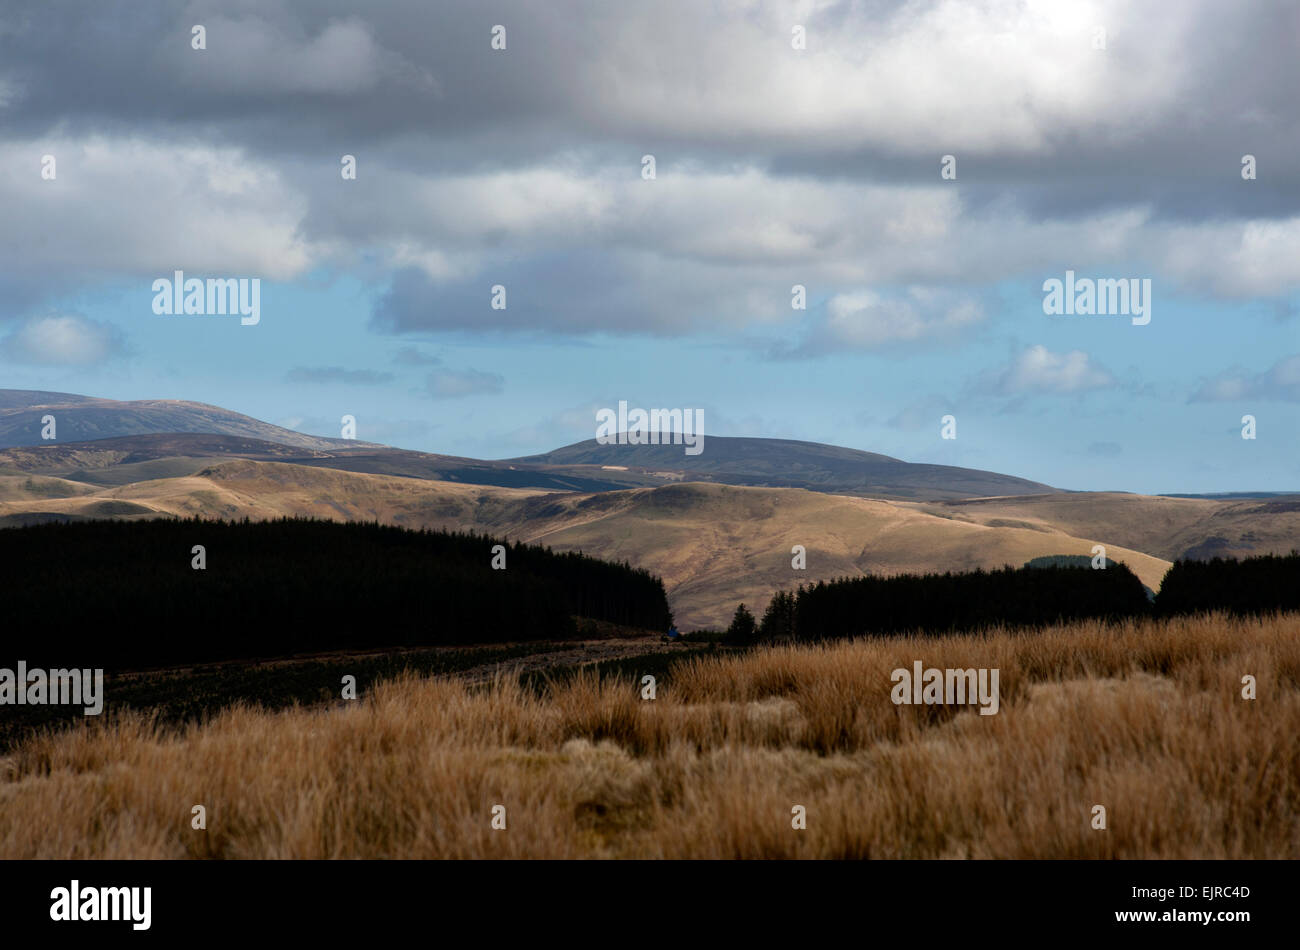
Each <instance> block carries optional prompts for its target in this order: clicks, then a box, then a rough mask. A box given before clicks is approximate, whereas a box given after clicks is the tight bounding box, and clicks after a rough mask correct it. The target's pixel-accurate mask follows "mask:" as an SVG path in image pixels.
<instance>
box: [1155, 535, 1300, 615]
mask: <svg viewBox="0 0 1300 950" xmlns="http://www.w3.org/2000/svg"><path fill="white" fill-rule="evenodd" d="M1203 610H1224V611H1228V612H1229V613H1234V614H1261V613H1269V612H1272V611H1275V610H1300V552H1296V551H1292V552H1291V553H1290V554H1288V555H1273V554H1268V555H1264V556H1262V557H1250V558H1246V559H1245V560H1241V561H1238V560H1235V559H1232V558H1217V557H1216V558H1214V559H1213V560H1210V561H1176V562H1175V563H1174V566H1173V567H1171V568H1170V569H1169V572H1168V573H1167V574H1165V579H1164V581H1163V582H1162V583H1161V585H1160V594H1159V596H1157V597H1156V612H1157V613H1158V614H1160V615H1162V616H1173V615H1175V614H1189V613H1197V612H1200V611H1203Z"/></svg>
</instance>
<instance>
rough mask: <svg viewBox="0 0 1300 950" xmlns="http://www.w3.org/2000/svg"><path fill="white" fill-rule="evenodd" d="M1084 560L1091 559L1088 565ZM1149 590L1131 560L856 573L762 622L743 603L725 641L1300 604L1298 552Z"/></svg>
mask: <svg viewBox="0 0 1300 950" xmlns="http://www.w3.org/2000/svg"><path fill="white" fill-rule="evenodd" d="M1085 565H1087V566H1085ZM1151 601H1152V596H1151V592H1150V591H1149V590H1148V589H1147V588H1145V587H1144V586H1143V585H1142V582H1141V581H1140V580H1139V579H1138V578H1137V576H1136V575H1135V574H1133V572H1132V571H1130V570H1129V568H1128V567H1127V566H1125V565H1124V564H1122V563H1120V562H1117V561H1109V560H1108V561H1107V562H1106V567H1105V569H1103V570H1093V569H1092V567H1091V565H1090V564H1089V559H1088V558H1087V557H1073V556H1064V555H1062V556H1060V557H1058V558H1035V559H1034V560H1033V561H1030V562H1029V563H1027V564H1026V565H1025V566H1024V567H1022V568H1011V567H1006V568H1002V569H1001V570H995V571H973V572H970V573H962V574H953V573H946V574H925V575H910V574H909V575H902V576H897V577H853V578H843V579H840V580H834V581H830V582H825V581H822V582H819V583H817V584H815V585H812V586H808V587H803V586H801V587H799V588H798V589H797V590H795V591H777V592H776V594H774V595H773V597H772V599H771V601H770V602H769V603H768V605H767V609H766V611H765V612H764V613H763V617H762V620H760V621H755V620H754V618H753V616H752V615H751V614H750V613H749V611H748V609H746V608H745V606H744V605H743V604H742V605H741V606H740V607H739V608H738V609H737V612H736V616H735V618H734V619H733V620H732V624H731V627H730V628H729V629H728V637H727V639H728V641H729V642H732V643H738V644H742V643H753V642H757V641H771V640H799V641H809V640H821V639H830V638H838V637H855V636H864V635H866V636H871V635H890V634H898V633H906V632H909V631H914V630H915V631H924V632H927V633H945V632H953V631H956V632H960V631H966V630H979V629H982V628H986V627H991V626H997V625H1007V626H1026V627H1031V626H1034V627H1036V626H1042V625H1045V624H1050V623H1057V622H1060V621H1068V620H1081V619H1088V618H1105V619H1120V618H1124V617H1138V616H1151V615H1153V614H1154V615H1156V616H1172V615H1175V614H1187V613H1197V612H1201V611H1210V610H1222V611H1227V612H1230V613H1236V614H1259V613H1270V612H1273V611H1278V610H1291V611H1300V552H1292V553H1291V554H1290V555H1287V556H1277V555H1265V556H1262V557H1253V558H1247V559H1245V560H1242V561H1237V560H1234V559H1224V558H1215V559H1214V560H1211V561H1178V562H1176V563H1175V564H1174V565H1173V567H1172V568H1170V570H1169V571H1168V573H1166V574H1165V577H1164V580H1163V581H1162V583H1161V585H1160V593H1159V594H1158V595H1157V596H1156V597H1155V603H1154V606H1153V605H1152V603H1151Z"/></svg>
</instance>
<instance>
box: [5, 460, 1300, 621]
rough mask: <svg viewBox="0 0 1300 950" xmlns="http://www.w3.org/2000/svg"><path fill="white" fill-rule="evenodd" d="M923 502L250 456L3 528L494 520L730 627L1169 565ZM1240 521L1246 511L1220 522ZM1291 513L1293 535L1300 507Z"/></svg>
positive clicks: (1152, 527) (1030, 525)
mask: <svg viewBox="0 0 1300 950" xmlns="http://www.w3.org/2000/svg"><path fill="white" fill-rule="evenodd" d="M1050 497H1056V496H1050ZM1066 497H1073V496H1066ZM1167 501H1169V500H1168V499H1149V498H1145V497H1143V496H1118V497H1117V498H1116V499H1114V500H1112V502H1111V503H1112V504H1118V505H1128V519H1127V520H1128V521H1129V522H1134V523H1136V522H1141V521H1143V520H1144V519H1146V520H1147V521H1148V522H1150V524H1149V525H1148V527H1147V528H1146V529H1144V530H1146V532H1147V539H1148V540H1149V541H1153V542H1154V541H1159V540H1160V539H1159V537H1158V533H1159V532H1158V528H1159V523H1160V519H1161V518H1162V517H1163V515H1162V514H1159V513H1158V511H1159V506H1161V505H1163V504H1164V503H1165V502H1167ZM1010 503H1011V500H1008V501H1007V504H1010ZM1191 504H1200V503H1199V502H1191ZM930 507H931V508H933V509H934V510H926V506H923V505H918V504H916V503H910V502H899V501H892V500H887V499H868V498H859V497H853V496H845V495H833V494H829V493H826V492H810V491H806V490H803V489H792V488H757V487H743V486H729V485H716V484H707V483H699V482H692V483H684V484H673V485H665V486H659V487H655V488H636V489H626V490H621V491H606V492H566V493H556V492H542V491H538V490H534V489H511V488H501V487H496V486H482V485H465V484H457V483H454V482H445V481H432V480H423V479H414V478H406V477H400V476H392V475H376V474H369V473H360V472H346V471H340V470H336V469H330V468H321V467H317V466H309V465H299V464H291V463H285V462H278V461H256V460H251V459H237V460H226V461H220V462H218V463H216V464H212V465H208V466H205V467H201V468H199V469H197V470H196V471H194V472H193V473H191V474H186V475H182V476H173V477H159V478H152V479H148V480H144V481H139V482H133V483H130V484H125V485H90V484H87V483H81V482H76V481H72V480H68V479H60V478H56V477H51V476H37V475H11V476H8V477H4V478H0V525H5V524H10V525H12V524H24V523H30V522H32V521H33V520H49V519H59V518H102V517H114V518H144V517H159V516H181V517H189V516H195V515H197V516H200V517H206V518H216V517H223V518H243V517H248V518H253V519H260V518H274V517H279V516H282V515H305V516H316V517H322V518H330V519H335V520H349V521H355V520H363V521H372V520H374V521H381V522H387V523H392V524H400V525H405V526H408V527H438V528H453V529H462V530H467V529H477V530H480V531H482V530H491V531H494V532H498V533H502V534H506V535H508V536H510V537H512V538H515V539H518V540H523V541H535V542H542V543H545V544H548V545H551V546H552V547H555V548H556V549H558V550H581V551H585V552H586V553H588V554H593V555H596V556H598V557H602V558H609V559H613V560H627V561H630V562H631V563H632V564H634V565H637V566H642V567H646V568H648V569H650V570H652V571H654V572H655V573H657V574H659V575H661V576H662V577H663V578H664V582H665V586H666V587H667V590H668V593H669V600H670V603H671V605H672V608H673V610H674V611H675V613H676V614H677V619H678V622H679V623H680V624H682V625H683V626H684V627H685V628H688V629H689V628H693V627H698V626H709V625H719V624H722V623H725V621H726V620H727V618H728V617H729V616H730V613H731V611H732V610H734V609H735V605H736V603H737V602H739V601H741V600H743V601H745V602H746V603H749V604H751V605H756V606H759V607H761V606H762V605H764V604H766V602H767V598H768V597H769V596H770V595H771V593H772V591H773V590H774V589H776V588H778V587H781V586H785V587H790V586H793V585H797V584H798V583H801V582H816V581H817V580H822V579H831V578H834V577H841V576H846V575H849V576H852V575H857V574H861V573H866V572H870V573H876V574H893V573H900V572H905V571H911V572H924V571H931V570H969V569H973V568H975V567H985V568H992V567H1001V566H1003V565H1005V564H1012V565H1020V564H1023V563H1024V562H1025V561H1027V560H1030V559H1032V558H1035V557H1046V556H1050V555H1056V554H1089V553H1090V552H1091V550H1092V545H1093V544H1095V543H1101V544H1105V545H1106V546H1107V553H1108V555H1109V556H1110V558H1111V559H1113V560H1117V561H1123V562H1125V563H1126V564H1128V565H1129V567H1131V568H1132V569H1133V570H1134V572H1135V573H1137V574H1138V576H1139V577H1140V578H1141V579H1142V581H1143V583H1145V584H1146V585H1147V586H1149V587H1152V588H1156V587H1158V586H1159V583H1160V578H1161V577H1162V576H1163V574H1164V572H1165V570H1167V569H1168V567H1169V560H1168V559H1167V558H1161V557H1157V556H1154V555H1152V554H1149V553H1147V552H1145V551H1142V550H1139V549H1134V548H1129V547H1127V546H1126V545H1124V544H1122V543H1120V542H1119V541H1117V540H1116V537H1115V536H1114V535H1112V534H1110V533H1108V532H1107V531H1106V530H1099V531H1090V530H1086V529H1087V528H1088V526H1087V525H1086V524H1084V523H1083V522H1082V520H1080V519H1076V523H1075V524H1074V525H1072V527H1073V530H1071V531H1067V530H1064V529H1063V528H1061V527H1058V526H1055V525H1052V524H1050V523H1049V522H1048V521H1047V520H1045V518H1044V517H1042V516H1040V517H1038V518H1036V519H1030V518H1025V517H1022V518H1020V519H1018V523H1016V522H1017V519H1012V518H1010V517H1007V515H1008V512H1007V511H1005V510H999V509H996V508H995V509H993V510H992V511H991V512H990V513H989V515H988V516H987V517H985V518H984V519H983V520H981V519H980V518H976V517H973V516H969V515H967V516H961V515H962V513H961V512H957V513H956V514H954V512H952V511H948V510H946V507H945V506H933V505H932V506H930ZM1153 511H1156V512H1157V513H1158V514H1157V515H1156V516H1153V515H1152V512H1153ZM1251 517H1252V516H1251V515H1250V514H1249V513H1248V512H1244V513H1237V514H1236V515H1233V516H1232V517H1230V518H1228V519H1221V521H1224V523H1228V522H1230V521H1232V520H1233V518H1235V519H1238V520H1239V519H1241V518H1246V519H1249V518H1251ZM1287 517H1289V518H1290V519H1291V521H1290V529H1289V530H1291V531H1292V532H1293V534H1292V536H1295V532H1298V531H1300V514H1291V515H1288V516H1287ZM1098 527H1101V528H1103V529H1104V525H1101V524H1099V525H1098ZM1279 530H1281V528H1279ZM796 544H801V545H803V546H804V547H805V548H806V549H807V569H806V570H802V571H797V570H794V569H792V567H791V548H792V547H793V546H794V545H796Z"/></svg>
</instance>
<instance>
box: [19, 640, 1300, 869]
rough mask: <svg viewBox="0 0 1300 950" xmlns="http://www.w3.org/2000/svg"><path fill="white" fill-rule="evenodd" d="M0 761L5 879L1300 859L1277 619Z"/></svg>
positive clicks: (243, 711) (863, 644)
mask: <svg viewBox="0 0 1300 950" xmlns="http://www.w3.org/2000/svg"><path fill="white" fill-rule="evenodd" d="M914 660H921V661H922V662H923V663H924V665H925V666H927V667H941V668H942V667H960V668H966V667H989V668H998V669H1000V670H1001V710H1000V712H999V713H998V714H997V715H994V716H979V715H977V714H976V712H975V711H974V710H973V709H971V708H963V709H961V710H960V711H959V710H957V709H956V708H954V707H942V706H895V705H894V704H893V703H892V702H891V701H890V695H889V694H890V681H889V674H890V671H891V670H893V669H895V668H897V667H908V668H910V667H911V664H912V662H913V661H914ZM1247 674H1249V675H1252V676H1254V677H1255V678H1256V679H1257V681H1258V698H1257V699H1255V700H1253V701H1248V700H1245V699H1243V698H1242V683H1241V680H1242V677H1243V676H1245V675H1247ZM0 768H2V769H3V773H4V774H3V775H0V857H3V858H36V857H44V858H50V857H61V858H62V857H66V858H86V857H97V858H98V857H104V858H123V857H131V858H147V857H159V858H175V857H197V858H207V857H223V858H263V857H270V858H345V857H347V858H351V857H361V858H431V857H453V858H482V857H502V858H524V857H528V858H534V857H537V858H543V857H544V858H577V857H669V858H678V857H685V858H692V857H694V858H813V857H820V858H968V857H969V858H1116V857H1118V858H1294V857H1297V856H1300V616H1296V615H1284V616H1279V617H1273V618H1266V619H1264V620H1235V619H1228V618H1225V617H1221V616H1209V617H1194V618H1186V619H1180V620H1173V621H1167V622H1142V623H1132V624H1118V625H1112V626H1107V625H1105V624H1101V623H1076V624H1071V625H1068V626H1059V627H1051V628H1046V629H1044V630H1041V631H1037V632H1029V633H1005V632H1003V633H993V634H990V635H987V636H978V637H977V636H965V637H945V638H900V639H892V640H874V641H858V642H853V643H844V644H836V645H831V646H827V647H793V648H770V649H762V650H758V651H754V652H751V653H747V654H743V655H735V656H722V657H696V658H691V659H687V660H684V661H682V662H681V663H679V664H677V665H676V666H674V667H672V668H671V670H670V671H669V673H668V676H667V677H666V678H665V679H663V680H661V682H660V688H659V691H658V697H657V698H656V699H655V700H653V701H644V700H642V699H641V698H640V693H639V687H638V685H637V683H636V681H635V679H633V678H628V677H616V676H612V677H604V678H600V677H597V676H595V675H590V674H586V673H583V674H579V675H577V676H573V677H568V678H565V679H563V680H556V681H555V682H554V683H552V684H551V685H550V687H548V688H543V689H540V690H538V689H536V688H532V687H531V686H529V685H523V686H521V685H520V682H519V679H518V678H517V677H513V676H511V677H505V676H499V677H497V679H496V680H495V682H494V683H491V684H474V683H469V682H466V681H463V680H461V679H458V678H455V677H443V678H436V679H426V678H420V677H415V676H410V675H405V676H403V677H402V678H400V679H398V680H394V681H390V682H386V683H379V684H378V685H376V686H375V687H373V688H372V689H371V690H369V691H368V692H367V693H366V695H364V696H363V698H362V699H361V700H358V701H356V702H353V703H349V704H344V705H333V706H328V707H315V708H301V709H290V710H287V711H281V712H270V711H263V710H252V709H247V708H235V709H230V710H227V711H225V712H222V713H220V714H219V715H217V716H215V717H214V718H212V719H210V720H209V721H207V722H205V723H202V724H195V725H190V726H184V727H164V726H159V725H157V724H155V723H153V722H151V721H150V720H149V719H148V718H145V717H142V716H141V715H140V714H138V713H130V714H128V715H126V716H123V717H119V718H118V719H115V720H109V721H106V722H103V723H94V724H91V725H90V726H87V727H79V728H77V729H74V730H72V731H64V732H61V733H57V734H54V733H52V734H49V735H42V736H37V737H34V738H29V739H26V740H24V741H23V742H22V743H21V744H19V745H18V746H17V747H16V748H15V749H14V750H13V751H12V754H11V755H10V756H9V758H8V759H6V760H3V761H0ZM195 804H202V805H204V806H205V807H206V809H207V816H208V826H207V829H206V830H205V831H196V830H193V829H192V828H191V826H190V814H191V811H190V810H191V807H192V806H193V805H195ZM497 804H503V805H505V806H506V817H507V827H506V829H505V830H492V828H491V827H490V822H491V813H492V807H493V806H494V805H497ZM1097 804H1100V805H1104V806H1105V807H1106V809H1107V823H1108V827H1107V829H1106V830H1104V831H1097V830H1093V829H1092V827H1091V825H1090V820H1091V813H1092V808H1093V806H1094V805H1097ZM794 805H803V806H804V807H805V808H806V810H807V829H806V830H793V829H792V828H791V808H792V806H794Z"/></svg>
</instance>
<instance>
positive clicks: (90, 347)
mask: <svg viewBox="0 0 1300 950" xmlns="http://www.w3.org/2000/svg"><path fill="white" fill-rule="evenodd" d="M122 349H123V346H122V341H121V339H120V338H119V337H118V335H117V333H116V331H115V330H114V329H113V328H112V327H110V326H108V325H106V324H103V323H96V322H95V321H94V320H87V319H86V318H85V317H82V316H80V315H77V314H65V315H52V316H43V317H33V318H31V319H29V320H27V321H25V322H24V323H23V324H22V325H20V326H19V327H18V328H17V329H16V330H14V331H13V332H12V333H10V334H9V335H8V336H7V337H5V339H4V341H3V342H0V350H2V351H3V353H4V355H5V356H6V357H7V358H8V359H10V360H12V361H13V362H16V363H37V364H43V365H48V366H91V365H94V364H96V363H102V362H103V361H104V360H106V359H108V358H109V357H112V356H116V355H118V354H119V353H120V352H122Z"/></svg>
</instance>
